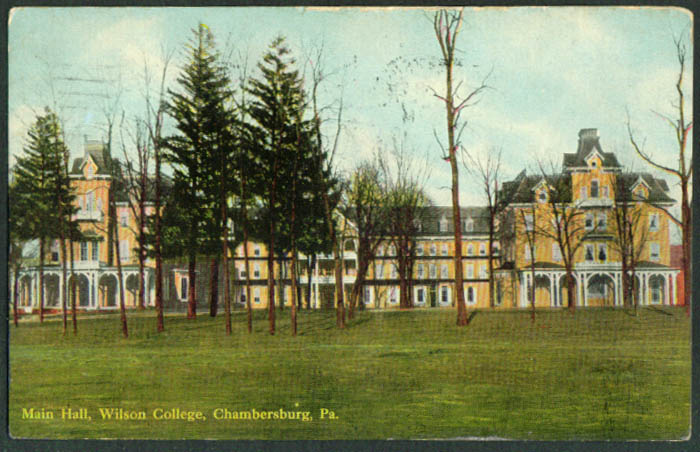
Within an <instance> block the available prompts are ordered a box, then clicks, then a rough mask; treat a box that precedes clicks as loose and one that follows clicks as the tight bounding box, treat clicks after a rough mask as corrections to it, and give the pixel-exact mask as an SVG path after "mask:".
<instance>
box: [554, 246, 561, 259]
mask: <svg viewBox="0 0 700 452" xmlns="http://www.w3.org/2000/svg"><path fill="white" fill-rule="evenodd" d="M552 260H553V261H554V262H561V248H560V247H559V244H558V243H552Z"/></svg>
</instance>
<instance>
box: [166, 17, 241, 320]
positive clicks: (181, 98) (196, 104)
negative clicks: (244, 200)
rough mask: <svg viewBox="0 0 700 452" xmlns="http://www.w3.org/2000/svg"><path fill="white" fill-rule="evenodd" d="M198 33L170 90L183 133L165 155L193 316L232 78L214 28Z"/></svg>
mask: <svg viewBox="0 0 700 452" xmlns="http://www.w3.org/2000/svg"><path fill="white" fill-rule="evenodd" d="M193 34H194V37H193V38H192V39H191V41H190V43H189V44H188V45H187V50H188V53H189V61H188V63H187V64H186V65H185V66H184V67H183V69H182V72H181V74H180V77H179V78H178V83H179V85H180V91H179V92H176V91H172V90H168V93H169V94H170V97H171V99H170V103H169V104H168V113H169V114H170V115H171V116H172V117H173V118H174V119H175V121H176V128H177V130H178V132H179V133H177V134H176V135H173V136H170V137H168V138H166V139H165V141H164V148H163V151H164V152H163V157H164V158H165V159H166V160H167V161H168V162H169V163H170V164H171V166H172V168H173V175H174V186H175V192H177V197H174V198H171V200H172V201H174V202H176V203H178V204H179V206H180V208H179V209H178V210H179V212H180V216H179V217H177V218H175V219H174V221H176V222H177V223H178V224H177V225H176V226H177V228H179V229H181V230H182V232H183V233H184V238H185V239H184V242H185V243H184V251H185V254H186V255H187V258H188V271H189V288H188V305H187V317H188V318H191V319H192V318H196V295H195V278H196V274H195V266H196V259H197V253H198V251H199V250H200V249H201V248H202V247H203V246H205V245H207V243H206V234H205V233H204V232H203V231H207V232H208V231H211V230H212V225H211V221H213V219H214V218H218V216H217V217H215V216H214V215H212V213H211V208H212V204H211V198H212V197H211V196H210V189H211V187H212V179H213V177H212V173H211V171H212V168H213V167H214V166H215V163H213V162H214V161H215V159H216V157H217V153H218V151H219V146H220V142H221V139H220V137H219V131H220V130H221V125H222V123H223V122H225V119H223V118H222V116H221V115H222V112H224V111H225V107H224V103H225V100H226V98H227V97H228V96H229V94H228V89H227V85H228V83H229V80H228V78H227V77H226V74H225V71H224V69H223V66H221V65H220V64H219V63H218V54H217V53H216V49H215V45H214V37H213V35H212V33H211V31H209V28H208V27H207V26H206V25H204V24H202V23H200V24H199V26H198V28H197V29H196V30H193ZM163 220H164V221H165V217H164V218H163ZM164 228H167V226H166V225H164Z"/></svg>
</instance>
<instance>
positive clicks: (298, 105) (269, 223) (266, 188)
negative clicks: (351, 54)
mask: <svg viewBox="0 0 700 452" xmlns="http://www.w3.org/2000/svg"><path fill="white" fill-rule="evenodd" d="M293 64H294V59H293V58H292V57H291V55H290V51H289V49H288V48H287V47H286V45H285V43H284V39H283V38H281V37H279V38H276V39H275V40H274V41H273V42H272V43H271V44H270V47H269V50H268V51H267V53H266V54H265V55H264V56H263V60H262V61H261V62H260V63H258V69H259V70H260V72H261V75H262V78H261V79H254V78H253V79H250V80H249V83H248V87H247V90H248V93H249V94H250V95H251V97H252V100H251V102H250V104H249V109H248V113H249V116H250V118H251V119H252V120H253V126H254V128H255V129H257V133H255V136H257V137H259V139H258V140H256V142H255V144H254V149H253V152H254V155H255V156H256V160H255V164H256V165H255V166H256V168H255V170H256V171H255V172H256V177H255V180H254V181H249V182H248V183H249V185H250V186H251V189H252V190H253V191H254V192H255V193H257V194H258V195H259V198H260V200H261V204H262V205H261V209H260V210H259V212H258V215H259V224H260V225H261V229H260V230H258V231H257V235H258V236H259V237H260V238H261V239H262V240H264V241H265V242H266V243H267V249H268V259H267V271H268V273H267V275H268V276H267V287H268V318H269V322H270V334H275V288H274V255H275V253H278V252H279V251H280V250H284V249H285V248H288V247H289V245H290V244H289V243H287V242H286V240H283V241H280V242H276V239H278V238H286V237H289V235H285V236H284V237H278V236H279V235H280V234H279V233H280V230H281V228H282V224H286V225H285V226H284V227H287V228H288V227H289V223H288V222H289V217H288V216H286V215H285V213H286V212H288V209H285V207H289V206H290V203H289V202H285V199H287V200H288V198H285V196H287V195H288V194H289V193H291V192H292V190H293V187H292V183H293V181H294V177H293V173H294V165H295V161H296V159H295V157H294V155H295V152H296V149H297V148H298V141H299V134H298V133H297V130H298V126H299V124H300V117H301V116H302V113H301V112H302V111H303V109H304V92H303V89H302V80H301V78H300V77H299V73H298V71H297V70H294V69H292V68H291V66H292V65H293ZM297 164H298V161H297Z"/></svg>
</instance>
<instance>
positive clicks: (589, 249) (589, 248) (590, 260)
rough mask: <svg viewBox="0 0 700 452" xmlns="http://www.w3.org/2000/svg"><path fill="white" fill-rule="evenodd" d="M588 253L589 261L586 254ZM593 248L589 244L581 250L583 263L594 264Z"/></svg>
mask: <svg viewBox="0 0 700 452" xmlns="http://www.w3.org/2000/svg"><path fill="white" fill-rule="evenodd" d="M589 251H590V255H591V257H592V258H591V259H588V252H589ZM595 258H596V255H595V246H593V245H592V244H590V243H587V244H586V246H584V248H583V260H584V262H595Z"/></svg>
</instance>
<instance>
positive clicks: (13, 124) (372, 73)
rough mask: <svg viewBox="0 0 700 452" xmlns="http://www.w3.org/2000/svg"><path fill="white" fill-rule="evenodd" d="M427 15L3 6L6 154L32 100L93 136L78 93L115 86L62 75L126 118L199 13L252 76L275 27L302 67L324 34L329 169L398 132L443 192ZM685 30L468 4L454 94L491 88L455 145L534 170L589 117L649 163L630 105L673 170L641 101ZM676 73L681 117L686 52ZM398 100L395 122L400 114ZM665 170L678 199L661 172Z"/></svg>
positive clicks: (596, 11) (442, 200)
mask: <svg viewBox="0 0 700 452" xmlns="http://www.w3.org/2000/svg"><path fill="white" fill-rule="evenodd" d="M431 15H432V11H430V10H423V9H360V8H347V9H309V8H20V9H15V10H13V12H12V15H11V19H10V26H9V47H10V48H9V106H8V107H9V140H10V143H9V144H10V147H9V152H10V155H11V157H10V162H13V158H12V156H13V155H16V154H17V153H19V152H21V151H22V146H23V144H24V142H25V141H24V140H25V137H26V132H27V129H28V127H29V125H30V124H31V122H32V121H33V119H34V117H35V114H36V112H38V111H41V109H43V106H44V105H51V106H54V107H55V108H56V109H57V110H58V111H59V112H60V113H61V115H62V117H63V119H64V122H65V129H66V134H67V141H68V144H69V146H70V148H71V151H72V153H73V155H74V156H78V155H81V154H82V152H83V149H82V142H83V137H84V136H85V135H87V136H88V138H92V139H99V138H101V137H102V136H103V134H104V131H103V130H104V121H103V119H102V118H103V115H102V109H103V107H104V98H102V97H100V96H96V95H94V96H91V95H90V94H102V93H104V92H105V91H104V90H105V89H107V90H109V92H111V93H113V92H115V91H116V88H115V87H114V86H116V84H113V85H112V86H110V87H107V88H105V87H104V86H101V85H95V84H94V83H93V84H90V83H80V82H71V81H66V80H65V78H68V77H79V78H103V79H104V78H110V79H117V78H119V80H121V86H122V87H123V89H122V90H121V91H122V95H121V97H120V109H123V110H124V112H125V115H126V117H127V118H129V117H133V116H134V115H136V114H140V113H141V112H142V111H143V101H142V93H143V89H144V88H143V86H144V83H143V77H142V74H143V67H144V61H147V62H148V64H149V67H150V68H151V70H153V71H154V72H157V71H158V70H159V66H160V64H161V61H162V54H163V49H166V50H168V49H172V50H174V51H175V57H174V60H173V62H172V64H171V70H170V72H169V80H168V81H169V84H170V86H172V87H175V84H174V80H175V78H176V76H177V72H178V71H179V67H180V66H181V64H182V62H183V56H184V50H183V46H184V44H185V43H186V42H187V39H188V38H189V37H190V36H191V32H190V30H191V29H192V28H194V27H196V26H197V22H198V21H201V22H203V23H205V24H207V25H208V26H209V27H210V29H211V30H212V31H213V33H214V35H215V37H216V41H217V44H218V47H219V49H220V50H221V51H222V52H226V51H227V50H232V51H233V53H232V55H233V57H232V60H233V61H240V59H241V58H245V57H247V59H248V65H249V66H250V68H251V72H252V74H253V75H256V74H257V72H256V70H255V67H254V65H255V63H256V62H257V61H258V60H259V59H260V57H261V55H262V54H263V52H264V50H265V48H266V47H267V45H268V44H269V43H270V41H271V40H272V39H273V38H274V37H276V36H278V35H283V36H285V37H286V38H287V41H288V44H289V47H290V48H291V50H292V52H293V54H294V55H295V56H296V58H297V60H298V61H299V63H300V67H301V68H302V69H303V62H304V61H306V59H307V58H308V56H309V55H310V54H312V52H311V49H313V48H314V47H318V46H319V45H321V44H322V45H323V48H324V67H325V68H326V69H327V71H328V72H330V73H331V75H330V77H329V79H328V82H327V84H326V89H325V90H324V91H323V93H322V101H323V102H324V103H325V104H328V105H331V106H333V105H337V99H338V97H339V94H340V92H341V89H340V88H341V87H342V93H343V102H344V111H343V118H344V120H345V123H344V128H343V132H342V135H341V140H340V148H339V154H338V160H337V162H338V165H339V166H340V167H341V168H344V169H349V168H352V167H353V166H354V165H355V164H356V163H357V162H358V161H359V160H361V159H362V158H366V157H370V156H371V155H372V154H373V153H374V152H375V150H377V149H381V150H383V151H384V152H385V153H386V152H387V151H388V150H390V149H391V147H392V146H393V143H394V142H395V141H397V140H401V139H403V140H404V144H405V145H406V146H407V148H409V149H411V150H412V152H413V154H414V155H415V158H416V159H417V161H418V164H419V165H420V167H421V168H425V174H426V177H427V189H428V193H429V195H431V197H432V198H433V200H434V202H435V203H437V204H441V205H446V204H449V203H450V194H449V189H448V187H449V164H448V163H446V162H444V161H443V160H442V159H441V158H440V156H441V150H440V149H439V147H438V144H437V142H436V140H435V137H434V132H436V133H437V134H438V136H439V137H440V139H441V140H442V141H443V142H445V138H444V137H445V113H444V106H443V105H442V104H441V101H439V100H438V99H437V98H435V97H434V96H433V95H432V91H431V88H432V89H435V90H437V91H439V92H440V91H444V73H443V72H441V70H440V68H439V67H437V66H436V65H435V63H436V62H437V60H438V55H439V47H438V44H437V41H436V39H435V36H434V32H433V29H432V22H431V19H430V16H431ZM691 33H692V16H691V14H690V13H689V12H687V11H685V10H682V9H673V8H595V7H586V8H579V7H562V8H468V9H466V10H465V22H464V24H463V28H462V31H461V34H460V36H459V38H458V49H459V59H460V65H459V66H458V67H456V68H455V79H457V80H463V88H464V89H463V90H462V91H461V92H462V93H463V94H466V93H467V92H468V91H469V89H470V88H473V87H474V86H476V85H477V84H478V83H479V82H480V81H481V80H482V79H483V78H484V77H485V76H486V75H487V74H488V73H491V76H490V77H489V79H488V85H489V86H490V87H491V88H490V89H488V90H487V91H485V92H484V94H483V96H482V98H481V100H480V102H479V103H478V104H477V105H476V106H474V107H471V108H470V109H469V110H467V111H465V113H464V115H463V116H464V118H465V119H466V120H468V125H467V129H466V131H465V134H464V138H463V145H464V146H465V147H466V148H467V149H468V150H469V151H470V152H472V153H473V154H484V153H487V152H491V151H492V150H494V149H502V152H503V156H504V167H503V171H504V173H505V176H508V177H513V176H515V175H516V174H517V173H518V172H519V171H520V170H522V169H523V168H530V169H531V170H533V171H534V170H536V169H535V161H536V159H542V160H546V161H549V160H553V161H556V162H557V163H559V162H560V161H561V154H562V153H564V152H574V151H575V147H576V142H577V133H578V131H579V129H581V128H589V127H595V128H598V129H599V132H600V136H601V144H602V145H603V147H604V149H605V150H606V151H614V152H616V154H617V155H618V157H619V158H620V160H621V161H622V162H623V164H626V165H630V166H632V167H634V168H635V169H638V170H647V169H648V166H646V164H644V163H643V162H642V161H641V159H639V158H638V157H636V155H635V154H634V151H633V150H632V149H631V148H630V146H629V144H628V140H627V134H626V129H625V118H626V113H625V112H626V110H629V112H630V115H631V118H632V124H633V126H634V128H635V129H636V131H637V133H638V136H639V138H640V140H644V142H645V147H646V148H647V149H648V150H649V151H650V152H651V153H652V154H653V155H655V156H657V157H658V159H659V160H660V161H661V162H663V163H665V164H668V165H674V166H676V163H675V162H674V152H677V151H676V148H675V147H674V136H673V133H672V131H671V130H670V129H669V127H668V126H667V125H666V124H665V123H664V122H662V121H661V120H659V118H658V117H657V116H655V115H654V114H653V113H652V110H655V111H659V112H663V113H668V114H672V113H673V106H672V103H671V102H672V101H675V99H676V98H675V97H674V84H675V79H676V77H677V71H678V64H677V61H676V57H675V48H674V45H673V37H674V36H677V35H680V34H683V35H684V36H685V38H686V42H688V43H689V45H691V44H690V43H691V42H692V40H690V39H689V37H690V34H691ZM689 55H690V56H691V57H692V49H691V51H690V52H689ZM685 77H686V85H685V89H686V91H687V93H688V99H687V104H686V105H687V107H688V109H689V111H688V113H690V114H692V111H690V108H691V106H692V97H691V96H692V92H691V90H692V82H691V81H692V60H691V59H690V57H689V59H688V61H687V64H686V74H685ZM50 81H52V82H50ZM389 85H391V86H392V87H393V89H392V90H389V89H388V86H389ZM52 93H53V94H52ZM76 93H81V94H76ZM401 104H403V106H404V108H405V109H406V111H407V113H408V114H409V118H410V119H409V120H406V121H404V120H402V108H401ZM328 129H329V130H330V129H331V128H330V126H329V128H328ZM117 138H118V137H117ZM120 153H121V152H119V153H118V154H120ZM462 174H463V175H462V184H461V197H462V204H463V205H470V204H480V203H482V201H481V193H480V192H479V188H478V184H477V183H476V181H475V180H474V178H471V177H469V176H468V175H467V174H466V173H465V172H462ZM667 180H668V181H669V182H670V185H671V186H672V189H673V191H674V196H676V198H677V199H678V195H675V193H677V189H676V187H675V185H674V184H675V181H672V180H670V179H668V178H667Z"/></svg>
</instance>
